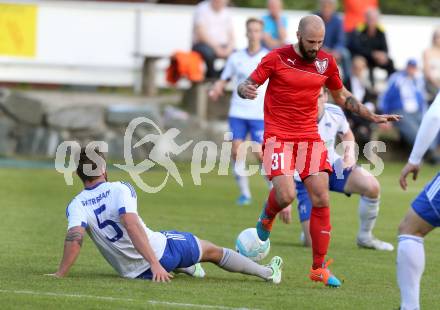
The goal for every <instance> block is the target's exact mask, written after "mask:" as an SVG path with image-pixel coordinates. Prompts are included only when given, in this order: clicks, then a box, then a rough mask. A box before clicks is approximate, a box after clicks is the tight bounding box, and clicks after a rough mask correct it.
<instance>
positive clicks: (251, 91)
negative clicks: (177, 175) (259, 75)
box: [237, 77, 259, 100]
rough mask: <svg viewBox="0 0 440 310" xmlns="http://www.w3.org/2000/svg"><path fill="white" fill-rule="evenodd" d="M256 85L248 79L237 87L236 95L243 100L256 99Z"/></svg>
mask: <svg viewBox="0 0 440 310" xmlns="http://www.w3.org/2000/svg"><path fill="white" fill-rule="evenodd" d="M258 86H259V85H258V84H257V83H256V82H255V81H254V80H253V79H251V78H250V77H248V78H247V79H246V80H245V81H244V82H242V83H241V84H240V85H238V88H237V93H238V95H239V96H240V97H241V98H243V99H251V100H253V99H255V98H257V95H258V93H257V88H258Z"/></svg>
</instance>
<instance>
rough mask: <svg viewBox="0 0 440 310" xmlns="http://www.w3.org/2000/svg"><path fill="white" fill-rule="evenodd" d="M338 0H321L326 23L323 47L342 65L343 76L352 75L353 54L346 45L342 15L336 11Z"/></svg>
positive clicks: (320, 4)
mask: <svg viewBox="0 0 440 310" xmlns="http://www.w3.org/2000/svg"><path fill="white" fill-rule="evenodd" d="M336 6H337V2H336V0H319V11H318V12H317V13H316V14H317V15H319V16H320V17H321V18H322V19H323V20H324V24H325V37H324V45H323V48H324V49H325V50H326V51H327V52H329V53H330V54H332V55H333V57H335V59H336V61H337V62H338V63H339V64H341V65H342V72H343V76H344V78H345V77H348V76H350V66H351V56H350V52H349V51H348V49H347V48H346V46H345V32H344V28H343V22H342V18H341V16H339V14H338V13H337V12H336Z"/></svg>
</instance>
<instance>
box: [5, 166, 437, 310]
mask: <svg viewBox="0 0 440 310" xmlns="http://www.w3.org/2000/svg"><path fill="white" fill-rule="evenodd" d="M402 165H403V164H401V163H398V164H395V163H394V164H393V163H386V165H385V171H384V173H383V174H382V175H381V176H380V177H379V179H380V181H381V184H382V204H381V212H380V216H379V218H378V221H377V225H376V229H375V234H376V235H377V237H379V238H382V239H383V240H387V241H390V242H392V243H393V244H394V245H395V246H396V230H397V226H398V223H399V221H400V220H401V218H402V217H403V215H404V214H405V212H406V210H407V208H408V207H409V204H410V202H411V200H412V199H413V197H414V196H415V195H416V194H417V193H418V192H419V191H420V189H421V188H422V187H423V185H424V184H425V183H426V182H427V181H428V180H429V179H431V178H432V177H433V175H434V174H435V173H436V172H437V171H438V168H433V167H429V166H425V167H423V170H422V173H421V174H420V176H419V180H418V181H417V183H415V184H414V183H413V182H412V181H410V189H409V191H408V192H403V191H401V190H400V188H399V187H398V181H397V178H398V175H399V171H400V168H401V167H402ZM182 173H183V180H184V186H183V187H180V186H179V185H178V184H177V183H175V182H174V181H173V180H170V181H169V183H168V185H167V186H166V187H165V189H164V190H162V191H161V192H159V193H158V194H146V193H143V192H141V191H140V190H139V189H138V202H139V206H138V208H139V213H140V215H141V216H142V218H143V219H144V221H145V223H146V224H147V225H148V226H149V227H151V228H152V229H154V230H164V229H177V230H182V231H190V232H193V233H194V234H196V235H197V236H199V237H200V238H202V239H208V240H211V241H213V242H215V243H217V244H219V245H221V246H225V247H234V241H235V237H236V236H237V234H238V233H239V232H240V231H241V230H243V229H244V228H247V227H253V226H254V225H255V220H256V218H257V216H258V214H259V212H260V209H261V206H262V203H263V201H264V199H265V197H266V194H267V190H266V187H265V184H264V182H263V180H262V179H261V177H258V176H255V177H253V178H252V179H251V184H252V192H253V194H254V197H253V204H252V205H251V206H248V207H237V206H235V205H234V201H235V199H236V197H237V190H236V187H235V182H234V179H233V177H232V176H217V175H216V174H214V173H212V174H209V175H204V176H202V182H203V183H202V185H201V186H194V185H192V179H191V176H190V173H189V169H188V167H186V168H185V167H184V169H182ZM143 177H144V179H145V180H148V181H149V182H151V183H153V182H157V183H160V181H161V180H162V177H163V173H162V172H160V171H152V172H150V173H147V174H145V175H144V176H143ZM120 179H124V180H127V181H130V179H129V177H128V175H127V174H125V173H123V172H120V171H117V170H111V171H110V180H114V181H116V180H120ZM0 180H1V181H0V197H1V198H0V199H1V205H0V210H1V225H0V234H1V249H0V309H103V308H106V309H150V308H153V309H179V308H182V309H204V308H208V309H232V308H234V309H235V308H252V309H397V308H398V305H399V291H398V288H397V284H396V271H395V256H396V252H395V251H394V252H392V253H383V252H375V251H371V250H362V249H358V248H357V246H356V244H355V237H356V232H357V229H358V216H357V204H358V198H357V197H352V198H347V197H345V196H343V195H340V194H332V195H331V202H332V203H331V208H332V226H333V231H332V242H331V245H330V251H329V255H328V257H331V258H333V259H334V260H335V262H334V264H333V265H332V271H333V272H334V273H335V274H336V275H337V276H338V277H340V278H341V279H343V280H344V283H343V286H342V287H341V288H340V289H329V288H325V287H324V286H323V285H321V284H319V283H312V282H311V281H310V280H309V279H308V278H307V274H308V269H309V267H310V263H311V252H310V249H306V248H302V247H300V246H299V231H300V230H299V224H298V223H297V221H296V213H295V214H294V216H295V218H294V219H295V221H294V222H293V224H291V225H289V226H287V225H283V224H282V223H281V222H277V223H276V225H275V228H274V231H273V233H272V236H271V243H272V247H271V252H270V254H269V257H268V258H267V259H266V261H268V260H269V259H270V257H271V256H273V255H279V256H281V257H283V259H284V262H285V268H284V273H283V281H282V283H281V284H280V285H278V286H275V285H272V284H270V283H265V282H264V281H262V280H260V279H257V278H253V277H247V276H243V275H239V274H230V273H227V272H225V271H223V270H221V269H219V268H217V267H216V266H213V265H209V264H205V266H204V267H205V270H206V271H207V277H206V278H205V279H192V278H189V277H187V276H184V275H178V276H176V277H175V279H174V280H173V281H172V282H171V283H168V284H155V283H150V282H147V281H142V280H127V279H122V278H120V277H118V276H117V274H116V273H115V272H114V271H113V270H112V268H111V267H110V266H109V265H108V264H107V263H106V262H105V261H104V259H103V258H102V257H101V255H100V254H99V252H98V251H97V249H96V248H95V246H94V245H93V243H92V241H91V240H90V239H89V238H88V237H86V239H85V242H84V244H83V248H82V251H81V254H80V257H79V259H78V261H77V262H76V264H75V266H74V268H73V269H72V270H71V272H70V275H69V277H67V278H65V279H54V278H50V277H46V276H44V274H45V273H52V272H55V271H56V269H57V266H58V263H59V261H60V258H61V255H62V249H63V242H64V235H65V230H66V219H65V207H66V205H67V203H68V202H69V201H70V199H71V198H72V197H73V195H74V194H76V193H77V192H79V191H80V189H81V185H80V184H79V180H78V179H75V185H74V186H70V187H69V186H66V185H65V183H64V180H63V177H62V175H60V174H58V173H56V172H55V170H50V169H46V170H45V169H41V170H39V169H34V170H27V169H12V168H7V169H6V168H3V169H1V170H0ZM438 237H439V235H438V232H437V231H434V232H433V233H431V235H429V236H428V237H427V238H426V240H425V249H426V262H427V264H426V269H425V273H424V277H423V280H422V293H421V302H422V308H424V309H435V308H438V306H439V305H438V292H439V289H440V284H439V282H438V279H439V273H438V271H437V269H436V267H437V266H439V265H440V249H439V247H438V240H439V238H438ZM436 241H437V243H436ZM266 261H265V262H266ZM208 306H211V307H208Z"/></svg>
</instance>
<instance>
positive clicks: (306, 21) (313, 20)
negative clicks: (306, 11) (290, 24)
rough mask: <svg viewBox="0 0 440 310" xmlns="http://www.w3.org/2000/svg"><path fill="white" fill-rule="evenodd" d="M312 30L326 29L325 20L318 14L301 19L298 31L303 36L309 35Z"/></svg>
mask: <svg viewBox="0 0 440 310" xmlns="http://www.w3.org/2000/svg"><path fill="white" fill-rule="evenodd" d="M311 31H312V32H316V31H325V25H324V21H323V20H322V18H321V17H319V16H318V15H308V16H305V17H303V18H301V20H300V21H299V25H298V33H299V34H300V35H301V36H304V35H307V34H309V33H310V32H311Z"/></svg>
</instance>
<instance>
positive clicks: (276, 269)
mask: <svg viewBox="0 0 440 310" xmlns="http://www.w3.org/2000/svg"><path fill="white" fill-rule="evenodd" d="M200 245H201V248H202V258H201V261H202V262H211V263H214V264H216V265H217V266H219V267H220V268H222V269H224V270H226V271H229V272H238V273H243V274H247V275H253V276H257V277H259V278H262V279H265V280H267V281H272V282H273V283H275V284H278V283H280V282H281V267H282V259H281V258H279V257H274V258H273V259H272V261H271V264H270V265H267V266H262V265H259V264H257V263H255V262H253V261H252V260H250V259H249V258H247V257H245V256H243V255H240V254H239V253H237V252H235V251H234V250H231V249H227V248H221V247H218V246H216V245H214V244H213V243H211V242H209V241H205V240H200Z"/></svg>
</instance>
